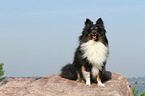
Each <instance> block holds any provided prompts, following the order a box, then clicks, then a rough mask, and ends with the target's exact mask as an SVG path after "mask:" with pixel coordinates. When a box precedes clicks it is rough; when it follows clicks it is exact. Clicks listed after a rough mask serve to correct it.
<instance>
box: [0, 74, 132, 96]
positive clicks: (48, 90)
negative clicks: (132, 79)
mask: <svg viewBox="0 0 145 96" xmlns="http://www.w3.org/2000/svg"><path fill="white" fill-rule="evenodd" d="M111 73H112V79H111V80H109V81H106V82H105V83H104V84H105V88H101V87H98V85H97V84H95V83H93V84H92V85H91V87H87V86H85V83H78V82H76V81H72V80H68V79H65V78H62V77H60V74H53V75H50V76H47V77H37V78H36V77H35V78H34V77H30V78H9V79H6V80H4V81H2V82H0V96H133V94H132V91H131V89H130V87H129V86H130V84H129V82H128V80H127V78H126V77H125V76H123V75H121V74H118V73H113V72H111Z"/></svg>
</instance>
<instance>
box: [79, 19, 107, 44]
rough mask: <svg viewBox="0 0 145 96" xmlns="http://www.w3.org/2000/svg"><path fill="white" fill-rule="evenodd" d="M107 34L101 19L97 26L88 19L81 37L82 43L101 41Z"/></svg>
mask: <svg viewBox="0 0 145 96" xmlns="http://www.w3.org/2000/svg"><path fill="white" fill-rule="evenodd" d="M105 32H106V31H105V29H104V24H103V21H102V19H101V18H99V19H98V20H97V21H96V24H93V22H92V21H91V20H90V19H86V21H85V27H84V30H83V33H82V36H80V41H82V40H83V41H88V40H94V41H99V40H101V38H103V36H105Z"/></svg>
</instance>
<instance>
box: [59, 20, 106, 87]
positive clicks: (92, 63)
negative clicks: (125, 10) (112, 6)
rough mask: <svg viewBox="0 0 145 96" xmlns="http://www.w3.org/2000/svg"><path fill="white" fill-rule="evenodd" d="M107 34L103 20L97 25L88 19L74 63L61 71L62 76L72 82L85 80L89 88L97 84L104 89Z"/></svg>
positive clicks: (98, 21) (97, 22)
mask: <svg viewBox="0 0 145 96" xmlns="http://www.w3.org/2000/svg"><path fill="white" fill-rule="evenodd" d="M105 34H106V30H105V29H104V24H103V21H102V19H101V18H99V19H98V20H97V21H96V24H93V22H92V21H91V20H89V19H86V21H85V27H84V29H83V32H82V35H81V36H80V37H79V41H80V43H79V46H78V48H77V49H76V52H75V56H74V61H73V63H72V64H67V65H66V66H64V67H63V68H62V69H61V71H62V72H61V76H62V77H63V78H67V79H70V80H77V81H81V80H84V81H85V82H86V85H87V86H91V83H92V82H97V83H98V86H100V87H104V84H103V83H102V79H103V78H102V77H104V76H103V75H104V73H105V65H106V60H107V57H108V53H109V50H108V40H107V37H106V35H105Z"/></svg>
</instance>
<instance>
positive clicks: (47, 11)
mask: <svg viewBox="0 0 145 96" xmlns="http://www.w3.org/2000/svg"><path fill="white" fill-rule="evenodd" d="M144 5H145V1H143V0H141V1H131V0H128V1H125V0H119V1H113V0H111V1H96V0H92V1H84V0H79V1H76V0H74V1H67V0H61V1H55V0H54V1H49V0H48V1H47V0H41V1H38V0H30V1H29V0H25V1H18V0H13V1H11V0H7V1H1V2H0V45H1V48H0V63H1V62H3V63H4V70H5V76H8V77H30V76H48V75H51V74H54V73H60V70H61V68H62V67H63V66H64V65H65V64H67V63H72V61H73V56H74V52H75V50H76V48H77V47H78V37H79V36H80V34H81V32H82V29H83V28H84V22H85V20H86V18H89V19H91V20H92V21H94V22H96V20H97V19H98V18H100V17H101V18H102V19H103V21H104V26H105V29H106V31H107V34H106V35H107V38H108V40H109V50H110V52H109V53H110V54H109V58H108V60H107V66H106V67H107V68H106V69H107V70H108V71H112V72H117V73H120V74H123V75H125V76H127V77H144V76H145V43H144V42H145V38H144V37H145V28H144V26H145V18H144V17H145V10H144V9H145V6H144Z"/></svg>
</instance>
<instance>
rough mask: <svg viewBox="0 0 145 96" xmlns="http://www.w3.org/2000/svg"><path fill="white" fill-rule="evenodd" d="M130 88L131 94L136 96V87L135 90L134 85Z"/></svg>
mask: <svg viewBox="0 0 145 96" xmlns="http://www.w3.org/2000/svg"><path fill="white" fill-rule="evenodd" d="M131 90H132V92H133V95H134V96H136V95H137V93H138V89H137V90H136V89H135V86H132V88H131Z"/></svg>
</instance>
